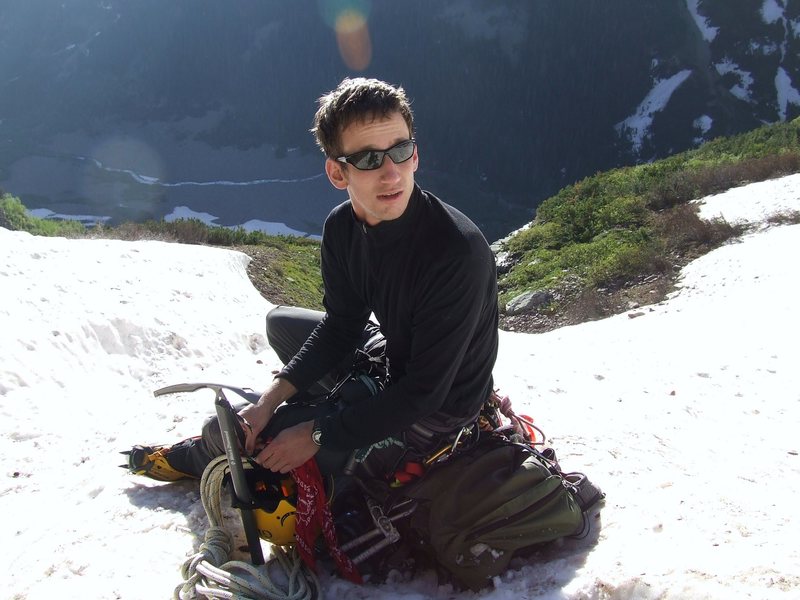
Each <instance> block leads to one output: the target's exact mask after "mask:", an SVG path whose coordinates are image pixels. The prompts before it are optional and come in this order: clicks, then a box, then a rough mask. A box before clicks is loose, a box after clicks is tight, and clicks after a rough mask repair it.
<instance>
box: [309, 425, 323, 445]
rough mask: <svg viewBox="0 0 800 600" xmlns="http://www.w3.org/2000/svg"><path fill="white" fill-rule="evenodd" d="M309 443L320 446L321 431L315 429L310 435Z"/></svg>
mask: <svg viewBox="0 0 800 600" xmlns="http://www.w3.org/2000/svg"><path fill="white" fill-rule="evenodd" d="M311 441H312V442H314V443H315V444H316V445H317V446H322V431H321V430H319V429H315V430H314V431H313V432H312V433H311Z"/></svg>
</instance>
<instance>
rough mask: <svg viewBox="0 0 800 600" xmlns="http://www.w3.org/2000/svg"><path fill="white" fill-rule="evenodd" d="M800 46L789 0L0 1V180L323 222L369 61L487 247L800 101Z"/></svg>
mask: <svg viewBox="0 0 800 600" xmlns="http://www.w3.org/2000/svg"><path fill="white" fill-rule="evenodd" d="M798 56H800V2H796V1H793V0H768V1H767V2H764V1H762V0H614V1H613V2H609V1H608V0H560V1H559V2H520V1H519V0H451V1H447V2H431V1H430V0H408V1H406V2H402V3H395V2H379V1H377V0H375V1H372V2H370V1H369V0H318V1H312V0H296V1H292V2H287V1H285V0H228V1H222V0H169V1H165V0H136V1H131V0H128V1H122V0H68V1H64V2H53V1H52V0H0V187H2V188H3V189H4V190H5V191H7V192H9V193H11V194H14V195H16V196H18V197H20V199H21V200H22V201H23V202H24V203H25V205H26V206H28V207H29V208H31V209H42V210H45V211H52V213H54V214H55V215H57V216H58V215H60V216H72V217H77V218H81V219H82V220H84V221H92V220H97V219H100V218H111V219H112V222H115V221H121V220H144V219H151V218H155V219H160V218H162V217H165V216H169V215H172V216H176V215H178V214H197V215H202V218H205V219H212V218H216V219H217V220H216V223H218V224H224V225H237V224H243V223H248V222H254V223H251V226H261V227H263V228H265V229H270V228H272V227H275V226H276V224H284V225H285V226H286V227H289V228H291V229H293V230H295V231H298V232H304V233H310V234H319V233H320V232H321V224H322V221H323V219H324V217H325V215H326V214H327V213H328V211H329V210H330V209H331V208H332V207H333V206H334V205H335V204H337V203H339V202H341V201H342V200H344V199H345V197H344V196H342V195H341V192H336V191H334V190H333V189H332V188H330V186H329V184H328V183H327V181H326V180H324V179H323V178H322V177H321V176H320V175H319V174H320V173H321V169H322V156H321V154H320V153H319V151H318V150H316V148H315V147H314V144H313V139H312V136H311V135H310V134H309V132H308V128H309V126H310V120H311V117H312V115H313V112H314V110H315V101H316V98H317V97H318V96H319V95H320V94H321V93H323V92H324V91H327V90H329V89H331V88H332V87H333V86H335V85H336V83H338V81H339V80H340V79H341V78H342V77H344V76H347V75H350V76H357V75H366V76H375V77H379V78H382V79H386V80H388V81H390V82H393V83H397V84H401V85H403V86H404V87H405V88H406V89H407V90H408V92H409V94H410V95H411V97H412V98H413V102H414V108H415V111H416V116H417V129H418V130H417V138H418V141H419V143H420V153H421V157H422V163H421V164H422V166H421V169H420V172H419V181H420V182H421V184H422V185H423V186H424V187H426V188H428V189H430V190H431V191H433V192H435V193H437V194H438V195H440V196H441V197H442V198H443V199H445V200H446V201H448V202H450V203H452V204H454V205H456V206H457V207H459V208H461V209H462V210H463V211H464V212H466V213H467V214H468V215H469V216H470V217H472V218H473V219H474V220H475V221H476V222H477V223H478V224H479V226H480V227H481V228H482V230H483V231H484V233H485V234H486V236H487V238H489V239H490V241H492V240H494V239H498V238H500V237H503V236H504V235H506V234H507V233H508V232H510V231H512V230H514V229H516V228H518V227H520V226H521V225H523V224H524V223H526V222H528V221H530V219H531V218H532V217H533V214H534V211H535V208H536V206H537V205H538V204H539V203H540V202H541V201H542V200H544V199H545V198H547V197H548V196H550V195H552V194H554V193H555V192H556V191H557V190H559V189H560V188H562V187H563V186H564V185H567V184H569V183H572V182H574V181H576V180H579V179H581V178H583V177H585V176H587V175H591V174H593V173H595V172H597V171H602V170H606V169H608V168H611V167H615V166H620V165H626V164H635V163H638V162H643V161H648V160H652V159H654V158H660V157H664V156H667V155H670V154H673V153H676V152H679V151H682V150H685V149H688V148H691V147H693V146H696V145H698V144H700V143H701V142H702V141H704V140H708V139H712V138H714V137H718V136H722V135H731V134H734V133H738V132H742V131H747V130H750V129H753V128H755V127H757V126H759V125H761V124H763V123H770V122H776V121H782V120H790V119H792V118H794V117H796V116H798V115H799V114H800V94H798V92H797V90H798V89H800V60H799V59H798ZM176 207H186V208H185V209H183V210H184V212H183V213H181V212H180V210H177V211H176ZM186 211H189V212H186Z"/></svg>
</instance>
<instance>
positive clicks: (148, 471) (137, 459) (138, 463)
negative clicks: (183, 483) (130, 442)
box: [120, 446, 197, 481]
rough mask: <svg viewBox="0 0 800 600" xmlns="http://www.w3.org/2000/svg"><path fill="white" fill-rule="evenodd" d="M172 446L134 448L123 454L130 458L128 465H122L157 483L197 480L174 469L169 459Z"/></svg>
mask: <svg viewBox="0 0 800 600" xmlns="http://www.w3.org/2000/svg"><path fill="white" fill-rule="evenodd" d="M170 449H171V448H170V446H134V447H133V448H132V449H131V450H126V451H124V452H121V454H125V455H127V457H128V464H126V465H120V467H122V468H123V469H128V470H129V471H130V472H131V473H133V474H134V475H144V476H145V477H150V478H151V479H155V480H157V481H180V480H181V479H197V477H195V476H194V475H190V474H188V473H184V472H183V471H179V470H178V469H176V468H175V467H173V466H172V465H171V464H170V463H169V460H168V458H167V456H168V455H169V453H170Z"/></svg>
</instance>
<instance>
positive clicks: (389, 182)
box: [325, 113, 419, 225]
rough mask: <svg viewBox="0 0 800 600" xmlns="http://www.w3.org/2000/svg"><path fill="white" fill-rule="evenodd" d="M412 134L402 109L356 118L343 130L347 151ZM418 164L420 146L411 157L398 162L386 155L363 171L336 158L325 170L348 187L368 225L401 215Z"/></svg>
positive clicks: (382, 145) (339, 185) (338, 185)
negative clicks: (383, 116)
mask: <svg viewBox="0 0 800 600" xmlns="http://www.w3.org/2000/svg"><path fill="white" fill-rule="evenodd" d="M410 137H411V134H410V132H409V130H408V125H406V122H405V121H404V120H403V117H402V116H401V115H400V113H392V114H391V115H390V116H389V117H387V118H379V119H374V120H368V121H355V122H353V123H351V124H350V125H349V126H347V127H346V128H345V129H344V131H342V149H343V154H344V155H350V154H353V153H354V152H360V151H362V150H387V149H389V148H391V147H392V146H394V145H395V144H397V143H399V142H402V141H403V140H407V139H409V138H410ZM418 164H419V156H418V155H417V149H416V148H414V154H413V155H412V157H411V158H410V159H409V160H407V161H405V162H402V163H400V164H395V163H394V161H392V159H391V158H390V157H389V156H384V158H383V164H382V165H381V166H380V167H378V168H377V169H373V170H371V171H360V170H358V169H356V168H355V167H354V166H353V165H344V164H343V163H341V162H337V161H335V160H333V159H330V158H329V159H327V160H326V161H325V172H326V173H327V175H328V179H330V181H331V183H332V184H333V185H334V187H336V188H337V189H340V190H345V189H346V190H347V192H348V193H349V194H350V201H351V202H352V204H353V211H354V212H355V214H356V217H357V218H358V219H359V220H360V221H363V222H365V223H366V224H367V225H377V224H378V223H380V222H382V221H391V220H393V219H396V218H398V217H399V216H400V215H402V214H403V213H404V212H405V210H406V207H407V206H408V200H409V198H411V192H412V191H413V189H414V172H415V171H416V170H417V166H418Z"/></svg>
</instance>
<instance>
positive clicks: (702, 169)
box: [499, 119, 800, 330]
mask: <svg viewBox="0 0 800 600" xmlns="http://www.w3.org/2000/svg"><path fill="white" fill-rule="evenodd" d="M797 171H800V119H796V120H794V121H792V122H790V123H783V124H777V125H771V126H766V127H763V128H760V129H757V130H754V131H751V132H749V133H746V134H742V135H738V136H735V137H731V138H723V139H718V140H714V141H712V142H709V143H707V144H705V145H703V146H701V147H700V148H698V149H695V150H691V151H688V152H684V153H681V154H677V155H674V156H672V157H670V158H667V159H664V160H660V161H657V162H653V163H649V164H643V165H638V166H634V167H625V168H620V169H614V170H612V171H607V172H604V173H598V174H597V175H594V176H592V177H588V178H586V179H584V180H582V181H579V182H577V183H575V184H574V185H570V186H568V187H566V188H564V189H562V190H561V191H559V192H558V193H557V194H556V195H555V196H553V197H551V198H548V199H547V200H545V201H544V202H543V203H542V204H541V205H540V206H539V208H538V210H537V212H536V218H535V219H534V221H533V222H532V223H531V224H530V225H529V226H528V227H527V228H524V229H523V230H521V231H519V232H516V233H515V234H513V235H512V236H510V237H508V238H506V239H505V240H504V241H503V242H502V244H501V250H503V251H504V252H506V253H508V257H509V258H508V261H509V263H510V265H511V266H510V267H509V268H507V269H505V270H504V273H503V274H502V275H500V278H499V289H500V298H499V300H500V304H501V306H502V307H503V308H504V309H506V312H505V316H504V322H505V323H506V325H507V326H509V327H510V328H515V327H516V328H521V329H525V330H530V329H534V330H535V329H536V328H537V327H536V325H537V323H536V322H535V321H536V320H537V318H538V321H539V325H540V327H541V328H551V326H552V323H551V324H550V325H548V323H547V321H548V320H549V319H552V318H553V317H554V316H556V315H558V316H560V318H561V319H562V321H563V322H562V323H561V324H565V323H569V322H576V321H582V320H587V319H591V318H598V317H602V316H606V315H607V314H610V313H613V312H617V311H619V310H620V309H624V304H625V303H626V302H627V303H631V304H633V303H639V302H642V300H646V299H647V298H648V297H651V298H652V296H654V295H655V296H658V295H662V296H663V293H664V292H665V291H666V289H667V288H668V287H669V285H670V284H671V281H672V276H673V275H674V273H675V271H676V270H677V269H678V268H679V267H680V266H682V265H683V264H685V263H686V262H688V261H689V260H691V259H692V258H694V257H696V256H698V255H700V254H703V253H705V252H708V251H709V250H711V249H713V248H715V247H717V246H718V245H720V244H721V243H723V242H724V241H725V240H727V239H729V238H730V237H732V236H734V235H737V234H739V233H741V232H740V231H739V229H738V228H737V227H735V226H733V225H731V224H729V223H725V222H724V221H715V222H710V223H709V222H705V221H702V220H701V219H700V218H699V217H698V216H697V212H696V210H695V207H694V206H693V205H692V204H691V203H690V201H691V200H693V199H697V198H701V197H703V196H706V195H708V194H713V193H718V192H721V191H724V190H726V189H729V188H731V187H736V186H739V185H742V184H745V183H748V182H753V181H762V180H765V179H769V178H772V177H777V176H780V175H785V174H789V173H794V172H797ZM637 285H644V288H646V289H641V290H638V291H637V290H635V287H636V286H637ZM625 290H629V293H627V294H626V293H625ZM525 292H541V294H540V295H539V296H540V304H539V307H538V308H537V309H536V310H535V311H533V312H528V314H527V315H512V314H509V313H513V312H514V308H515V306H514V302H513V300H514V299H515V298H518V297H519V296H520V295H521V294H523V293H525ZM642 294H647V296H644V297H641V296H642ZM655 299H660V298H655Z"/></svg>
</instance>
